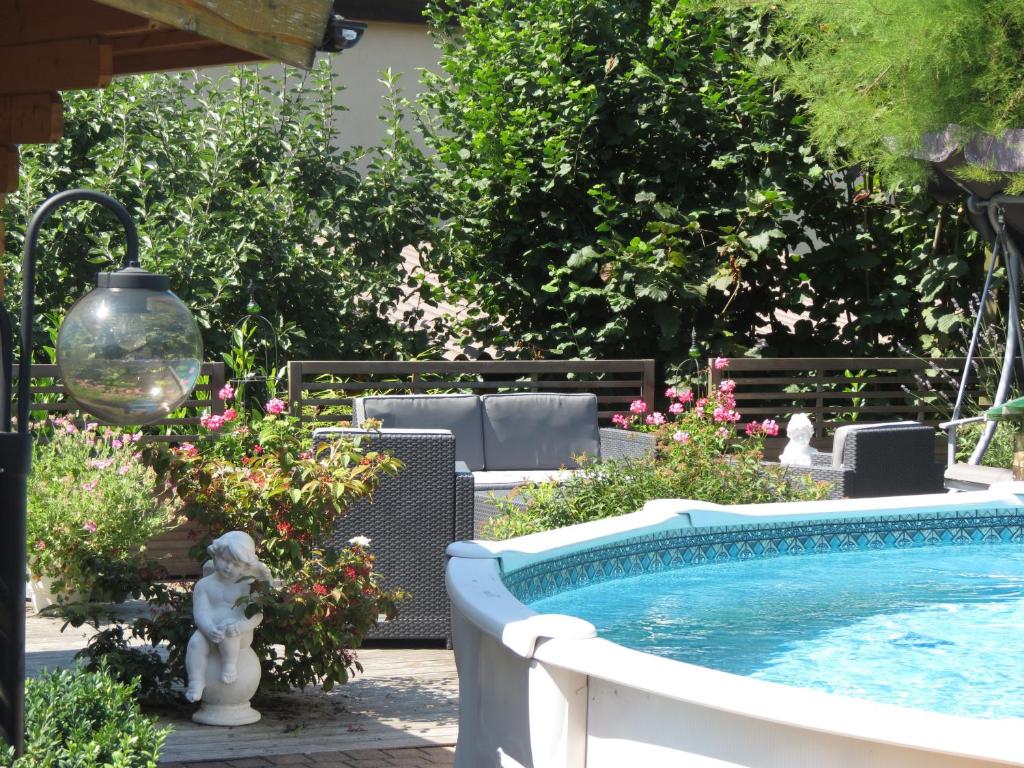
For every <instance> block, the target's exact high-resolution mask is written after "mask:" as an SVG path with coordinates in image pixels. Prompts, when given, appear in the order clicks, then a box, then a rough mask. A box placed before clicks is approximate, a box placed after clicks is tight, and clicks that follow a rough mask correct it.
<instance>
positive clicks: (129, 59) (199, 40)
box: [111, 29, 261, 75]
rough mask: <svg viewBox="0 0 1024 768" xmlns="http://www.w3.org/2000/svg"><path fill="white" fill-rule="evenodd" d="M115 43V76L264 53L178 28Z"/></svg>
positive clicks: (235, 60) (204, 64) (253, 58)
mask: <svg viewBox="0 0 1024 768" xmlns="http://www.w3.org/2000/svg"><path fill="white" fill-rule="evenodd" d="M111 45H112V46H113V49H114V74H115V75H134V74H138V73H140V72H166V71H168V70H174V69H193V68H195V67H209V66H216V65H220V64H241V63H247V62H253V61H260V60H261V57H260V56H257V55H256V54H254V53H250V52H249V51H243V50H241V49H239V48H232V47H230V46H227V45H224V44H223V43H219V42H217V41H215V40H208V39H207V38H205V37H200V36H199V35H195V34H192V33H191V32H182V31H180V30H176V29H175V30H161V31H156V32H146V33H143V34H136V35H128V36H124V37H118V38H115V39H113V40H112V41H111Z"/></svg>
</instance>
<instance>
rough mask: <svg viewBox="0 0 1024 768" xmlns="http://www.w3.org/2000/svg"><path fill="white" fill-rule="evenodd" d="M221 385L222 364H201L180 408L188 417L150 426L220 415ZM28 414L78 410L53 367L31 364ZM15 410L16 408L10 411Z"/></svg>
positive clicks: (169, 437) (191, 422) (190, 422)
mask: <svg viewBox="0 0 1024 768" xmlns="http://www.w3.org/2000/svg"><path fill="white" fill-rule="evenodd" d="M13 375H14V379H17V378H18V366H17V365H15V366H14V371H13ZM224 383H225V366H224V363H203V364H202V367H201V368H200V376H199V383H198V384H196V386H195V388H194V389H193V390H192V394H191V395H190V396H189V399H188V400H186V401H185V403H184V404H183V406H182V407H184V408H188V409H189V410H190V413H189V415H187V416H184V417H177V418H166V419H160V420H159V421H156V422H153V424H152V426H191V425H198V424H199V417H200V415H201V414H202V412H203V411H205V410H209V411H210V412H211V413H213V414H221V413H223V412H224V402H223V401H222V400H220V398H218V397H217V393H218V392H220V389H221V387H223V386H224ZM30 392H31V394H32V412H33V414H34V416H33V418H40V415H41V414H42V413H46V414H50V413H68V412H73V411H77V410H78V406H77V405H76V404H75V403H74V402H73V401H72V400H70V399H69V398H68V392H67V389H66V388H65V387H64V385H63V384H62V383H61V381H60V371H59V370H58V368H57V366H56V365H52V364H42V363H35V364H33V365H32V386H31V388H30ZM13 410H15V411H16V410H17V408H15V409H13ZM148 439H161V440H171V441H174V440H176V439H180V440H185V439H188V438H187V437H185V436H182V437H180V438H177V437H176V436H172V435H167V436H160V437H156V436H149V437H148Z"/></svg>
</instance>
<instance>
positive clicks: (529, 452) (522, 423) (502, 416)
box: [480, 392, 601, 471]
mask: <svg viewBox="0 0 1024 768" xmlns="http://www.w3.org/2000/svg"><path fill="white" fill-rule="evenodd" d="M480 404H481V406H482V409H483V432H484V463H485V464H486V465H487V469H488V471H492V470H500V469H526V470H529V469H558V468H559V467H566V468H567V469H576V468H577V466H578V465H577V463H576V461H575V459H574V457H575V456H579V455H581V454H586V455H587V456H590V457H591V458H595V459H596V458H599V457H600V455H601V437H600V433H599V432H598V427H597V397H596V396H594V395H592V394H571V395H570V394H554V393H533V392H528V393H521V394H520V393H510V394H505V395H483V396H482V397H481V398H480Z"/></svg>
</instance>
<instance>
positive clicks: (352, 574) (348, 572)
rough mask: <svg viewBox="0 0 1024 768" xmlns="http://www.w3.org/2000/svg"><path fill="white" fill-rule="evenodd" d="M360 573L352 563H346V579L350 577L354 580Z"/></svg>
mask: <svg viewBox="0 0 1024 768" xmlns="http://www.w3.org/2000/svg"><path fill="white" fill-rule="evenodd" d="M358 575H359V574H358V573H356V569H355V568H353V567H352V566H351V565H346V566H345V578H346V579H348V580H350V581H352V580H354V579H355V578H356V576H358Z"/></svg>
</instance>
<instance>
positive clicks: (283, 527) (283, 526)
mask: <svg viewBox="0 0 1024 768" xmlns="http://www.w3.org/2000/svg"><path fill="white" fill-rule="evenodd" d="M291 532H292V524H291V523H278V524H277V535H278V536H283V537H284V538H286V539H287V538H288V534H290V533H291Z"/></svg>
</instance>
